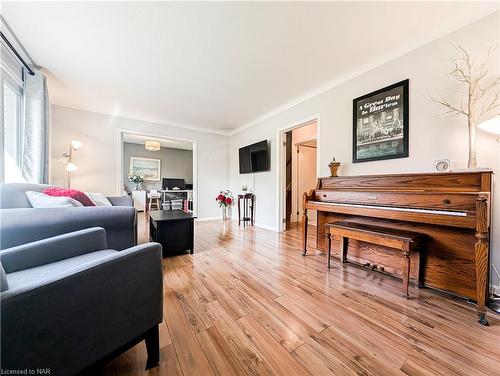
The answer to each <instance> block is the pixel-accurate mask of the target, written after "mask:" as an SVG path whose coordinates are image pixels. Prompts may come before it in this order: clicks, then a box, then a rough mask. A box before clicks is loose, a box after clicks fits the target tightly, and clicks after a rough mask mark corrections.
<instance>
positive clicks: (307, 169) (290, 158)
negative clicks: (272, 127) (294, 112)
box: [278, 117, 319, 231]
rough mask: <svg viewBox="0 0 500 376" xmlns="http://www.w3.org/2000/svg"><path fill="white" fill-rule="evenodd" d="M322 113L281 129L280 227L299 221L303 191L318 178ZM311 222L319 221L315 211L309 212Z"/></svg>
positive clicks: (314, 183)
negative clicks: (320, 116)
mask: <svg viewBox="0 0 500 376" xmlns="http://www.w3.org/2000/svg"><path fill="white" fill-rule="evenodd" d="M318 122H319V117H314V118H312V119H309V120H306V121H303V122H300V123H298V124H297V125H292V126H291V127H289V128H285V129H282V130H279V131H278V132H279V136H280V137H279V139H281V140H282V143H281V146H282V147H281V152H280V156H281V158H280V161H281V163H280V173H279V176H281V181H280V184H279V187H280V200H279V201H280V204H281V205H282V206H281V207H280V211H279V213H281V215H280V217H281V218H280V225H281V226H280V231H283V230H284V231H286V230H289V229H292V228H295V227H297V226H298V225H300V223H301V221H302V198H303V194H304V192H308V191H310V190H311V189H314V188H315V186H316V179H317V164H318V158H317V150H318V142H317V139H318ZM309 214H310V215H309V224H311V225H316V213H315V212H311V213H309Z"/></svg>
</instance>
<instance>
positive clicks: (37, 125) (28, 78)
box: [21, 70, 49, 183]
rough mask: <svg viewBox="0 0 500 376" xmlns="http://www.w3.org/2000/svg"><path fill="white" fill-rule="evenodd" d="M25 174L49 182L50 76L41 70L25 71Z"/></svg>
mask: <svg viewBox="0 0 500 376" xmlns="http://www.w3.org/2000/svg"><path fill="white" fill-rule="evenodd" d="M21 170H22V173H23V177H24V178H25V179H26V180H27V181H30V182H34V183H48V181H49V95H48V91H47V79H46V78H45V76H44V75H43V74H41V73H40V72H39V71H36V70H35V75H31V74H29V73H28V72H25V74H24V132H23V153H22V168H21Z"/></svg>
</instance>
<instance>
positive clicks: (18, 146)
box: [0, 45, 25, 183]
mask: <svg viewBox="0 0 500 376" xmlns="http://www.w3.org/2000/svg"><path fill="white" fill-rule="evenodd" d="M1 73H2V74H1V82H0V94H1V97H2V101H1V106H2V118H1V119H2V134H1V136H2V141H3V142H2V143H1V145H2V149H3V150H2V153H1V159H2V164H1V168H0V172H1V173H0V182H4V183H15V182H23V181H25V179H24V178H23V177H22V173H21V162H22V146H23V145H22V140H23V137H22V136H23V81H22V68H21V67H20V66H19V64H18V63H17V62H16V60H15V59H12V58H11V56H10V53H9V52H8V51H7V50H6V49H5V46H4V45H2V66H1Z"/></svg>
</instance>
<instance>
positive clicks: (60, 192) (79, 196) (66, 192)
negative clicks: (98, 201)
mask: <svg viewBox="0 0 500 376" xmlns="http://www.w3.org/2000/svg"><path fill="white" fill-rule="evenodd" d="M42 192H43V193H45V194H46V195H49V196H54V197H61V196H64V197H71V198H72V199H74V200H76V201H79V202H80V203H81V204H82V205H83V206H95V204H94V203H93V202H92V201H91V200H90V198H89V197H88V196H87V195H86V194H85V193H83V192H82V191H79V190H77V189H66V188H59V187H50V188H45V189H44V190H43V191H42Z"/></svg>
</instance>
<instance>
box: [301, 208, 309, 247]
mask: <svg viewBox="0 0 500 376" xmlns="http://www.w3.org/2000/svg"><path fill="white" fill-rule="evenodd" d="M307 222H308V218H307V209H304V212H303V214H302V243H303V244H302V245H303V248H302V256H305V255H306V253H307Z"/></svg>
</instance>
